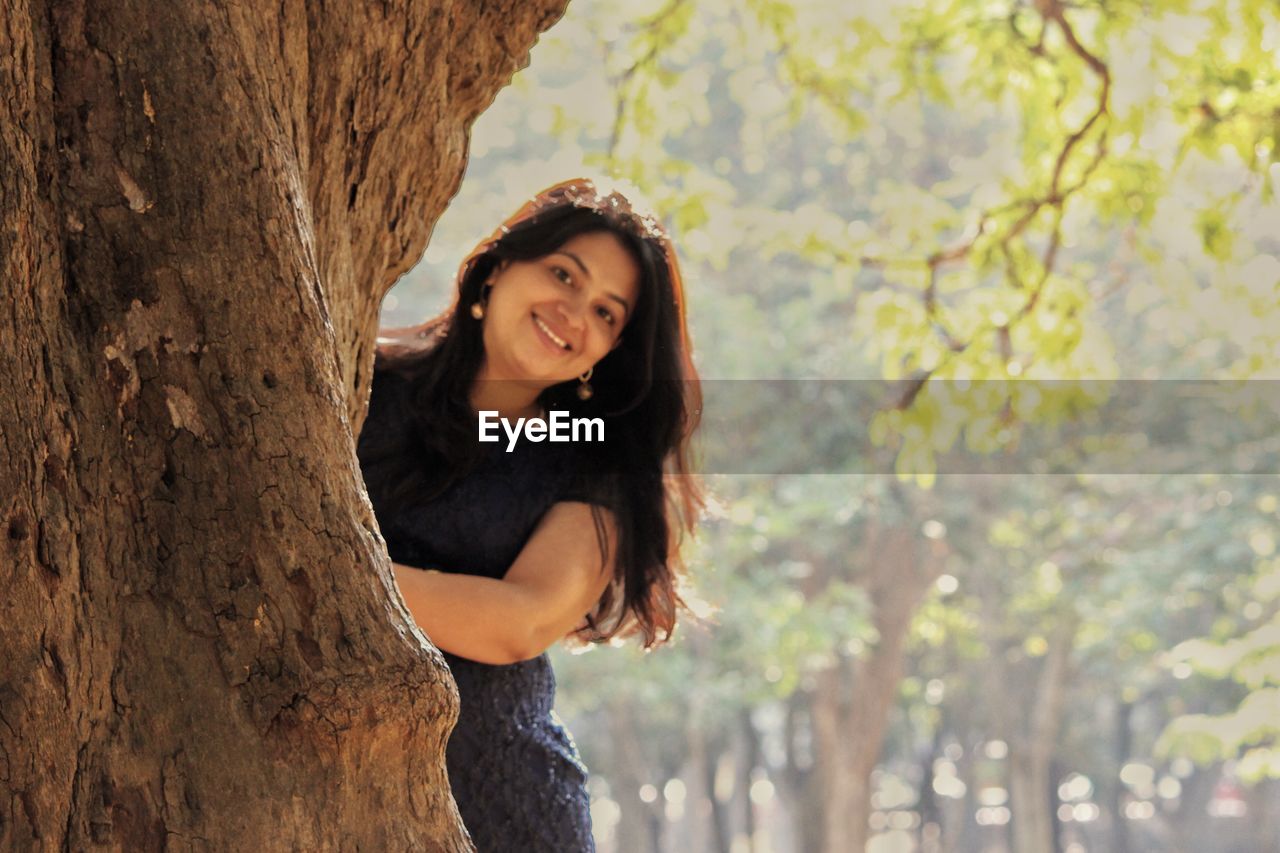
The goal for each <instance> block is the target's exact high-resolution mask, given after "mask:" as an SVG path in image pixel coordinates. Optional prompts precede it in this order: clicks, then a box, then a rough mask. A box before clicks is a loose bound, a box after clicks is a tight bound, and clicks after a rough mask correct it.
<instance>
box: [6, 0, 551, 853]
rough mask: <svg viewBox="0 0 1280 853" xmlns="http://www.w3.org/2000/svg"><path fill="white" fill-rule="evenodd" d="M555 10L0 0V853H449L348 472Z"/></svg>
mask: <svg viewBox="0 0 1280 853" xmlns="http://www.w3.org/2000/svg"><path fill="white" fill-rule="evenodd" d="M565 2H566V0H535V2H518V0H499V2H494V3H486V4H475V3H465V2H460V1H459V2H450V1H449V0H421V1H420V2H412V0H399V2H396V0H386V2H379V3H367V2H361V0H355V2H350V3H327V2H323V0H281V2H278V3H273V4H254V3H236V4H232V3H213V2H202V1H201V0H188V2H181V3H172V2H164V3H161V2H154V0H109V2H108V0H58V1H57V2H54V0H0V287H3V301H4V307H3V311H0V400H3V405H0V476H2V477H3V479H2V480H0V486H2V489H0V501H2V502H3V503H0V530H2V531H3V538H2V539H0V541H2V542H3V547H4V554H3V556H0V590H3V593H2V595H3V598H2V599H0V782H2V786H0V793H3V796H0V848H4V849H31V848H37V849H46V850H48V849H58V848H63V849H76V850H85V849H88V850H92V849H100V848H112V849H126V850H142V849H155V848H158V847H160V846H162V845H166V846H171V847H174V848H178V849H189V848H201V849H203V848H206V847H211V848H225V847H235V848H242V849H281V848H293V849H296V848H304V849H337V848H342V849H352V848H357V847H358V848H362V849H370V850H372V849H441V850H457V849H465V848H467V847H468V846H469V844H468V842H467V840H466V838H465V835H464V834H463V831H462V829H461V824H460V822H459V819H458V817H457V812H456V809H455V808H454V805H453V800H452V797H451V796H450V794H449V791H448V786H447V782H446V777H445V774H444V767H443V744H444V742H445V739H446V737H447V735H448V732H449V731H450V729H451V727H452V724H453V720H454V718H455V715H456V709H457V694H456V691H455V689H454V687H453V684H452V681H451V679H450V678H449V677H448V673H447V670H446V669H445V667H444V664H443V661H442V659H441V658H440V657H439V655H438V653H436V652H435V651H434V649H432V648H431V647H430V645H429V644H427V643H425V642H424V641H423V637H422V635H421V633H420V632H418V631H417V630H416V629H415V628H414V627H413V623H412V621H411V619H410V617H409V616H408V613H407V611H406V610H405V609H404V607H403V604H402V602H401V601H400V599H399V597H398V595H397V594H396V593H395V588H394V585H393V583H392V581H391V575H390V571H389V563H388V561H387V557H386V550H385V546H384V543H383V542H382V539H381V537H380V536H379V535H378V533H377V529H376V525H375V523H374V520H373V517H372V514H371V512H370V509H369V506H368V502H367V500H366V498H365V497H364V493H363V488H362V483H361V478H360V472H359V468H358V466H357V464H356V460H355V455H354V452H353V434H354V433H355V432H357V431H358V429H359V425H360V423H361V421H362V418H363V412H364V408H365V401H366V398H367V393H368V389H367V386H368V376H369V371H370V366H371V356H372V343H373V338H374V335H375V332H376V325H377V315H378V307H379V304H380V302H381V300H382V296H383V295H384V293H385V292H386V290H387V289H388V288H389V287H390V285H391V283H392V282H393V281H394V280H395V278H396V277H397V276H398V275H399V274H400V273H401V272H403V271H404V270H405V269H406V268H407V267H408V266H409V265H410V264H411V263H413V261H414V260H415V259H416V258H417V257H418V256H419V255H420V254H421V252H422V250H423V248H424V247H425V244H426V240H427V236H428V234H429V232H430V228H431V225H432V224H433V223H434V221H435V219H436V218H437V217H438V215H439V214H440V213H441V211H442V210H443V209H444V207H445V204H446V203H447V201H448V199H449V198H450V196H451V195H452V194H453V193H454V191H455V189H456V187H457V184H458V182H459V180H460V178H461V174H462V169H463V165H464V161H465V159H466V145H467V134H468V128H469V127H470V124H471V122H472V121H473V120H474V119H475V117H476V116H477V114H478V113H479V112H480V111H481V110H482V109H483V108H484V107H486V106H487V105H488V103H489V102H490V101H491V99H492V97H493V95H494V94H495V93H496V91H497V90H498V89H499V88H500V87H501V86H502V85H504V84H505V83H506V82H507V81H508V80H509V79H510V76H511V74H512V73H513V72H514V71H515V70H516V69H517V68H518V67H519V66H520V65H522V64H523V63H524V62H526V61H527V56H528V50H529V48H530V46H531V45H532V43H533V40H534V38H535V37H536V34H537V33H538V32H539V31H541V30H542V29H544V28H545V27H547V26H549V25H550V23H551V22H552V21H554V20H555V19H556V18H557V17H558V16H559V14H561V13H562V11H563V6H564V4H565Z"/></svg>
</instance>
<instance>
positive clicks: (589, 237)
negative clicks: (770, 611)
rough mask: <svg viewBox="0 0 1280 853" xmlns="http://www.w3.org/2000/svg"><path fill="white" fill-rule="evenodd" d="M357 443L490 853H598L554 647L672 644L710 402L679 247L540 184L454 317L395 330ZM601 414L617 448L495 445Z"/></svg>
mask: <svg viewBox="0 0 1280 853" xmlns="http://www.w3.org/2000/svg"><path fill="white" fill-rule="evenodd" d="M379 343H380V346H379V349H378V352H377V356H376V358H375V370H374V380H373V389H372V391H371V398H370V404H369V416H368V420H367V422H366V425H365V428H364V431H363V433H362V434H361V436H360V443H359V455H360V460H361V465H362V467H363V469H364V474H365V481H366V483H367V485H368V488H369V494H370V498H371V500H372V502H373V506H374V510H375V513H376V514H377V517H378V522H379V526H380V527H381V529H382V533H383V536H384V537H385V539H386V541H387V549H388V551H389V553H390V555H391V559H392V562H393V568H394V571H395V576H396V581H397V583H398V584H399V586H400V591H401V593H402V594H403V596H404V599H405V602H406V604H407V605H408V607H409V610H410V612H411V613H412V614H413V617H414V619H415V620H416V621H417V622H418V624H419V625H420V626H421V627H422V628H423V630H424V631H425V633H426V634H427V635H428V636H429V637H430V638H431V640H432V642H433V643H434V644H435V645H436V646H437V647H438V648H440V649H441V651H442V652H444V653H445V659H446V660H447V661H448V663H449V667H450V669H451V671H452V672H453V676H454V679H455V680H456V682H457V684H458V692H459V696H460V699H461V705H460V710H459V718H458V722H457V725H456V726H455V728H454V730H453V732H452V734H451V736H450V739H449V743H448V749H447V753H446V755H447V762H448V768H449V779H450V784H451V786H452V788H453V793H454V797H455V799H456V800H457V803H458V808H459V810H460V812H461V814H462V817H463V820H464V822H465V823H466V825H467V828H468V830H469V831H470V832H471V834H472V837H473V839H474V841H475V843H476V845H477V848H478V849H479V850H480V851H482V853H491V851H502V850H519V851H537V850H546V851H556V853H565V851H578V850H592V849H594V847H593V844H592V841H591V823H590V814H589V811H588V797H587V793H586V789H585V782H586V769H585V768H584V767H583V765H582V762H581V761H580V760H579V757H578V754H577V750H576V748H575V747H574V744H573V741H572V739H571V738H570V737H569V736H568V734H567V733H566V732H565V730H564V729H563V728H562V727H561V726H560V725H559V723H558V721H557V720H556V718H555V716H554V713H553V711H552V704H553V701H554V696H555V681H554V676H553V674H552V671H551V668H550V665H549V663H548V660H547V656H546V653H545V650H546V649H547V648H548V647H549V646H550V645H551V644H552V643H554V642H556V641H557V640H559V639H561V638H563V637H570V638H573V639H576V640H578V641H582V642H601V641H605V640H610V639H612V638H615V637H621V636H625V635H629V634H639V635H640V636H641V637H642V639H643V643H644V645H645V647H646V648H649V647H651V646H653V645H654V644H656V643H658V642H661V641H663V640H665V639H667V638H668V637H669V636H670V634H671V631H672V629H673V627H674V625H675V617H676V609H677V607H678V606H681V605H682V604H683V602H682V601H681V599H680V596H679V594H678V592H677V577H678V569H679V565H678V557H677V546H678V541H679V538H680V535H681V534H682V533H683V532H684V531H687V530H690V529H691V528H692V525H693V521H694V518H695V516H696V513H697V510H698V507H699V505H700V497H699V495H698V492H697V489H696V486H695V484H694V480H693V479H692V478H691V477H689V476H687V475H688V474H689V466H688V459H687V447H688V441H689V438H690V435H691V433H692V431H693V429H694V427H695V426H696V424H697V419H698V414H699V412H700V406H701V402H700V396H699V387H698V379H697V374H696V372H695V371H694V368H693V364H692V361H691V360H690V348H689V341H688V336H687V332H686V328H685V320H684V294H683V293H682V290H681V282H680V276H679V272H678V268H677V265H676V258H675V253H674V250H673V249H672V247H671V244H670V242H669V240H668V239H667V237H666V235H665V233H664V232H663V230H662V229H661V227H660V226H659V225H658V223H657V221H656V220H655V219H653V217H651V216H649V215H645V214H641V213H639V212H636V211H633V210H632V208H631V205H630V203H629V202H628V201H627V199H626V198H625V197H624V196H622V195H621V194H620V193H618V192H616V191H612V192H609V191H603V190H602V189H598V188H597V186H596V185H595V184H594V183H593V182H591V181H587V180H582V179H579V180H576V181H569V182H566V183H563V184H559V185H557V186H555V187H552V188H550V189H548V190H545V191H544V192H542V193H540V194H539V195H538V196H537V197H535V198H534V199H533V200H532V201H530V202H529V203H527V204H526V205H525V206H524V207H523V208H521V210H519V211H518V212H517V213H516V214H515V215H514V216H512V217H511V218H510V219H508V220H507V222H506V223H504V224H503V225H502V227H500V228H499V229H498V230H497V231H496V232H494V234H493V236H492V237H490V238H489V239H488V240H486V241H485V242H483V243H481V244H480V246H478V247H477V248H476V250H475V251H474V252H472V254H471V255H470V256H469V257H468V258H467V259H466V261H465V262H464V263H463V265H462V268H461V270H460V272H459V275H458V291H457V298H456V300H455V302H454V304H453V306H452V307H451V308H450V309H448V310H447V311H445V312H444V313H443V314H441V315H440V316H438V317H436V318H435V319H433V320H430V321H428V322H426V323H424V324H423V325H421V326H418V327H413V328H410V329H401V330H392V331H391V332H389V333H388V337H384V338H380V339H379ZM557 410H562V411H563V412H564V413H565V414H567V415H569V416H572V417H574V418H599V419H600V421H601V423H602V424H603V428H604V429H603V433H604V434H603V440H600V441H592V442H586V441H579V442H576V443H552V442H549V441H543V442H535V441H532V440H528V438H527V435H526V440H523V441H516V442H515V443H514V444H511V442H509V441H508V440H507V437H506V436H505V435H503V436H502V440H501V441H499V442H496V443H482V442H480V441H479V440H478V436H479V428H478V426H479V420H480V417H481V414H480V413H482V412H487V413H493V412H496V413H497V416H498V417H501V418H505V419H507V421H508V422H509V423H516V422H517V419H519V418H525V419H530V418H542V419H544V420H546V419H548V418H550V417H551V416H552V414H553V413H554V412H556V411H557Z"/></svg>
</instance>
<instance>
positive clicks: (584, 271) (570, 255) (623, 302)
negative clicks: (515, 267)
mask: <svg viewBox="0 0 1280 853" xmlns="http://www.w3.org/2000/svg"><path fill="white" fill-rule="evenodd" d="M556 254H558V255H564V256H565V257H568V258H572V259H573V262H574V263H575V264H577V265H578V269H580V270H582V274H583V275H585V276H586V277H587V278H591V270H589V269H587V265H586V264H584V263H583V262H582V258H580V257H578V256H577V255H575V254H574V253H573V252H566V251H565V250H564V249H560V250H559V251H557V252H556ZM605 296H608V297H609V298H610V299H612V300H613V301H614V302H617V303H618V304H619V305H621V306H622V310H623V311H626V312H627V316H630V315H631V306H630V305H628V304H627V300H625V299H623V298H622V297H621V296H618V295H617V294H616V293H606V294H605Z"/></svg>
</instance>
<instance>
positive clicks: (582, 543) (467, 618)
mask: <svg viewBox="0 0 1280 853" xmlns="http://www.w3.org/2000/svg"><path fill="white" fill-rule="evenodd" d="M604 515H605V530H606V535H607V541H608V545H609V560H608V561H607V563H604V564H602V563H601V560H600V548H599V545H598V543H597V541H596V533H595V523H594V521H593V520H592V517H591V506H590V505H588V504H585V503H576V502H569V501H565V502H561V503H557V504H553V505H552V507H551V509H549V510H547V513H546V515H544V516H543V517H542V520H541V521H539V522H538V526H537V528H536V529H535V530H534V531H533V535H532V536H530V537H529V541H528V542H526V543H525V546H524V548H522V549H521V551H520V554H519V556H517V557H516V561H515V563H513V564H512V566H511V568H510V569H508V570H507V574H506V575H505V576H504V577H503V578H502V579H500V580H497V579H494V578H486V577H478V576H475V575H460V574H448V573H445V572H437V571H423V570H422V569H416V568H413V567H411V566H402V565H400V564H399V563H392V569H393V570H394V572H395V578H396V583H397V584H398V585H399V587H400V594H401V595H403V596H404V600H405V604H407V605H408V606H409V612H410V613H411V614H412V615H413V618H414V621H416V622H417V623H418V625H419V626H420V627H421V628H422V630H423V631H424V632H426V635H427V637H429V638H430V640H431V642H432V643H434V644H435V645H436V646H437V647H438V648H440V649H443V650H444V651H446V652H449V653H450V654H455V655H458V656H460V657H465V658H470V659H471V660H475V661H479V662H481V663H489V664H507V663H515V662H516V661H522V660H527V659H529V658H533V657H537V656H538V655H540V654H542V652H543V651H545V650H546V649H547V647H549V646H550V645H551V644H552V643H554V642H556V641H557V640H559V639H560V638H561V637H563V636H564V635H565V634H567V633H569V632H570V631H572V630H573V629H574V628H576V627H578V626H579V625H580V624H582V618H583V616H584V615H585V614H586V613H587V612H588V611H590V610H591V608H592V606H593V605H594V604H595V603H596V601H597V600H599V598H600V596H601V594H602V593H603V592H604V590H605V587H606V586H608V584H609V581H610V579H611V578H612V577H613V564H614V554H613V551H614V549H615V547H616V543H617V527H616V522H615V520H614V518H613V514H612V513H611V512H610V511H608V510H604Z"/></svg>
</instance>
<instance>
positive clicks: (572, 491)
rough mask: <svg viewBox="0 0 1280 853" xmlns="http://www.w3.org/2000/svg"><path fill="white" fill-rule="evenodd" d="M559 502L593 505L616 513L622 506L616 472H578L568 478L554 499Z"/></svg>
mask: <svg viewBox="0 0 1280 853" xmlns="http://www.w3.org/2000/svg"><path fill="white" fill-rule="evenodd" d="M556 499H557V500H560V501H577V502H579V503H586V504H595V505H597V506H602V507H604V508H605V509H609V510H613V511H614V512H618V511H619V509H620V508H621V506H622V495H621V486H620V482H619V477H618V474H617V473H616V472H607V473H602V472H590V471H587V470H581V469H580V470H579V471H578V472H577V473H576V474H575V475H574V476H572V477H570V478H569V481H568V482H567V483H566V484H565V486H564V488H563V489H561V490H560V494H559V495H558V496H557V498H556Z"/></svg>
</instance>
